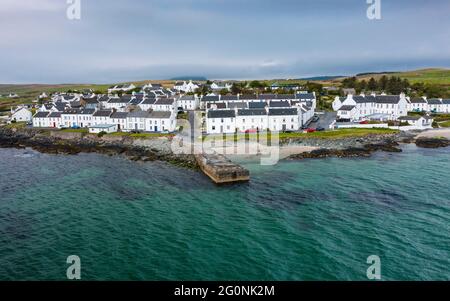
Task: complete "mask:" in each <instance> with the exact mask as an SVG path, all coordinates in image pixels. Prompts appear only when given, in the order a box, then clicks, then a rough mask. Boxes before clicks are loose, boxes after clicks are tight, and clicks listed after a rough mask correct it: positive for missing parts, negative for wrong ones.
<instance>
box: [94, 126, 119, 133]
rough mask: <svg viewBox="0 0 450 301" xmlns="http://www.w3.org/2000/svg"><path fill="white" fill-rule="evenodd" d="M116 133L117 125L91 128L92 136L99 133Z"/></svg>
mask: <svg viewBox="0 0 450 301" xmlns="http://www.w3.org/2000/svg"><path fill="white" fill-rule="evenodd" d="M102 132H103V133H107V134H110V133H115V132H117V125H115V124H99V125H92V126H90V127H89V133H91V134H99V133H102Z"/></svg>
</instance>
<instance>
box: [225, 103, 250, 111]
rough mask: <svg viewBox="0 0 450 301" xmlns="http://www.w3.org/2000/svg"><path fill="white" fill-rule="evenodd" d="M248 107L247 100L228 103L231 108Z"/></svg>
mask: <svg viewBox="0 0 450 301" xmlns="http://www.w3.org/2000/svg"><path fill="white" fill-rule="evenodd" d="M247 107H248V106H247V103H245V102H234V103H229V104H228V108H229V109H235V108H238V109H246V108H247Z"/></svg>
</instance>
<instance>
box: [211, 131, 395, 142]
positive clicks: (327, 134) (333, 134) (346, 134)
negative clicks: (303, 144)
mask: <svg viewBox="0 0 450 301" xmlns="http://www.w3.org/2000/svg"><path fill="white" fill-rule="evenodd" d="M398 132H399V131H398V130H391V129H384V128H378V129H358V128H352V129H340V130H333V131H323V132H314V133H297V132H295V133H279V134H278V135H279V136H278V137H279V139H280V140H286V139H298V138H302V139H313V138H314V139H343V138H354V137H366V136H370V135H386V134H396V133H398ZM258 138H259V140H260V141H266V140H270V139H272V134H271V133H270V132H269V134H268V135H267V137H265V135H264V133H260V134H244V133H238V134H235V135H229V136H224V135H208V136H205V137H204V141H211V140H216V139H218V140H222V139H225V140H230V141H231V140H234V141H239V140H252V141H256V140H257V139H258Z"/></svg>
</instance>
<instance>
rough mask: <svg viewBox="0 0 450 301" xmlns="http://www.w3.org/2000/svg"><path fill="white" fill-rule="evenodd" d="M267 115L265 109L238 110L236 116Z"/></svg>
mask: <svg viewBox="0 0 450 301" xmlns="http://www.w3.org/2000/svg"><path fill="white" fill-rule="evenodd" d="M263 115H267V111H266V109H247V110H238V116H263Z"/></svg>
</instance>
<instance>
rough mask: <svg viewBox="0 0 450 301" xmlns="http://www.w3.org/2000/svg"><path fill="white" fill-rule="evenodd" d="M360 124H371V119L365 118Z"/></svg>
mask: <svg viewBox="0 0 450 301" xmlns="http://www.w3.org/2000/svg"><path fill="white" fill-rule="evenodd" d="M359 124H369V121H367V120H363V121H361V122H360V123H359Z"/></svg>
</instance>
